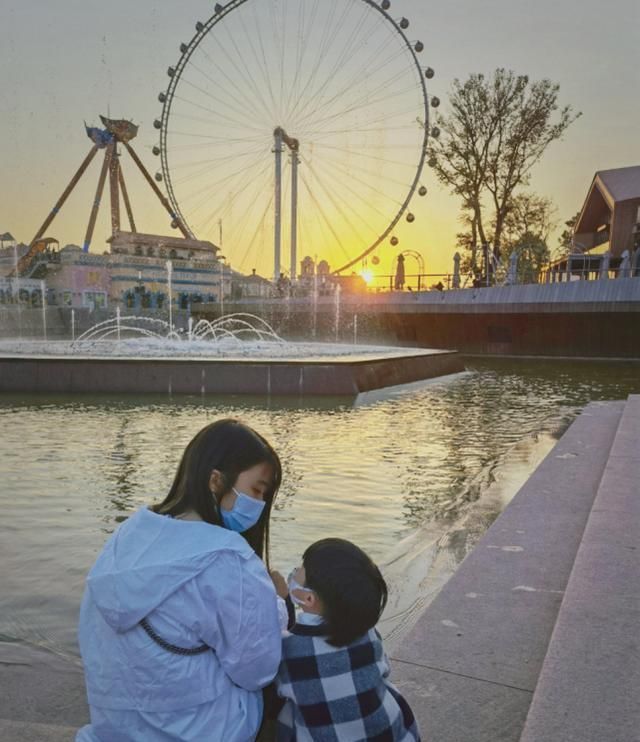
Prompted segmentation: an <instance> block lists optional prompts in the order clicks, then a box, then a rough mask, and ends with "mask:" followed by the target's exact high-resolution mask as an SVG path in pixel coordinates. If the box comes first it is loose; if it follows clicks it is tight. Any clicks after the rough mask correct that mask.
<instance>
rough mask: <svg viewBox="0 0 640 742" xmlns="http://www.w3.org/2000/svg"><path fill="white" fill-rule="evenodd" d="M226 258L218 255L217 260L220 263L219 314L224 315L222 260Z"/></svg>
mask: <svg viewBox="0 0 640 742" xmlns="http://www.w3.org/2000/svg"><path fill="white" fill-rule="evenodd" d="M226 259H227V256H226V255H218V261H219V263H220V316H221V317H223V316H224V261H225V260H226Z"/></svg>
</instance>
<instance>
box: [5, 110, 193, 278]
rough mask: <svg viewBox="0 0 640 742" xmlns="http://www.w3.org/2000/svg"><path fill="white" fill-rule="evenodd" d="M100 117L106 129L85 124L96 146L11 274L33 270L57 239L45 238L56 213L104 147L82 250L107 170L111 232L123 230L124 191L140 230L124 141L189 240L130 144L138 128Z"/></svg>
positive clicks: (131, 222)
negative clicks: (126, 175)
mask: <svg viewBox="0 0 640 742" xmlns="http://www.w3.org/2000/svg"><path fill="white" fill-rule="evenodd" d="M100 120H101V121H102V123H103V124H104V127H105V128H104V129H100V128H98V127H94V126H87V125H86V123H85V130H86V132H87V136H88V137H89V139H91V141H92V142H93V147H92V148H91V150H90V151H89V154H88V155H87V156H86V157H85V159H84V161H83V162H82V164H81V165H80V167H79V168H78V170H77V171H76V173H75V175H74V176H73V177H72V178H71V180H70V181H69V183H68V185H67V187H66V188H65V189H64V191H63V192H62V195H61V196H60V198H59V199H58V201H57V202H56V204H55V206H54V207H53V209H52V210H51V212H50V214H49V215H48V216H47V218H46V219H45V220H44V222H43V224H42V226H41V227H40V229H39V230H38V232H37V233H36V236H35V237H34V238H33V240H31V243H30V244H29V249H28V250H27V252H26V253H25V254H24V255H23V256H22V258H21V259H20V260H19V261H18V264H17V266H16V268H14V270H13V271H12V272H11V274H9V275H15V274H16V273H17V274H18V275H23V274H24V273H25V271H27V270H28V269H29V267H30V266H31V264H32V263H33V261H34V260H35V258H36V257H37V256H38V254H39V253H41V252H43V251H44V250H45V249H46V248H47V246H48V245H50V244H51V242H56V240H52V239H51V238H48V237H43V235H44V233H45V232H46V230H47V229H48V227H49V225H50V224H51V223H52V222H53V220H54V219H55V217H56V215H57V214H58V213H59V211H60V209H61V208H62V206H63V204H64V202H65V201H66V200H67V198H68V197H69V195H70V194H71V192H72V191H73V189H74V188H75V187H76V185H77V184H78V181H79V180H80V178H81V177H82V175H83V174H84V172H85V171H86V169H87V168H88V167H89V164H90V163H91V161H92V160H93V158H94V157H95V156H96V154H97V152H98V150H104V160H103V162H102V168H101V170H100V175H99V177H98V186H97V188H96V195H95V199H94V202H93V206H92V208H91V213H90V215H89V223H88V225H87V231H86V233H85V238H84V243H83V245H82V249H83V251H84V252H88V250H89V245H90V244H91V238H92V236H93V230H94V227H95V224H96V219H97V217H98V211H99V208H100V202H101V200H102V194H103V191H104V187H105V183H106V180H107V173H108V175H109V191H110V196H111V233H112V236H115V235H116V234H117V233H118V232H119V231H120V194H122V200H123V201H124V205H125V208H126V211H127V217H128V220H129V225H130V228H131V231H132V232H136V225H135V221H134V217H133V210H132V208H131V202H130V201H129V194H128V192H127V187H126V184H125V180H124V175H123V173H122V168H121V167H120V159H119V158H120V154H119V152H118V144H122V145H123V146H124V148H125V149H126V150H127V152H128V153H129V155H130V156H131V159H132V160H133V161H134V162H135V164H136V165H137V167H138V168H139V169H140V172H141V173H142V174H143V176H144V177H145V180H146V181H147V183H148V184H149V186H150V187H151V189H152V190H153V192H154V193H155V195H156V196H157V197H158V200H159V201H160V203H161V204H162V205H163V206H164V208H165V209H166V210H167V211H168V212H169V214H170V216H171V226H172V227H174V228H177V229H179V230H180V231H181V232H182V234H183V236H184V237H185V239H189V238H190V237H191V235H190V234H189V232H188V231H187V229H186V228H185V226H184V225H183V223H182V221H181V220H180V217H179V216H177V215H176V214H175V213H174V212H173V210H172V208H171V205H170V204H169V202H168V201H167V199H166V198H165V196H164V195H163V193H162V192H161V191H160V189H159V188H158V186H157V185H156V184H155V183H154V181H153V178H152V177H151V175H150V174H149V172H148V171H147V169H146V168H145V166H144V165H143V164H142V161H141V160H140V158H139V157H138V155H137V154H136V152H135V150H134V149H133V147H132V146H131V144H130V141H131V140H132V139H134V138H135V136H136V135H137V133H138V127H137V126H136V125H135V124H133V123H131V122H130V121H126V120H125V119H110V118H106V117H105V116H100Z"/></svg>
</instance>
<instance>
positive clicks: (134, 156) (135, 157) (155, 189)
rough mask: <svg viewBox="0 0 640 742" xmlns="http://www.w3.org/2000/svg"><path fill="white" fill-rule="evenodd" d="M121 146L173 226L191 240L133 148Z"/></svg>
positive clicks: (126, 144) (125, 143)
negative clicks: (172, 222) (124, 148)
mask: <svg viewBox="0 0 640 742" xmlns="http://www.w3.org/2000/svg"><path fill="white" fill-rule="evenodd" d="M122 144H124V146H125V147H126V148H127V151H128V152H129V154H130V155H131V159H132V160H133V161H134V162H135V163H136V165H137V166H138V168H139V169H140V172H141V173H142V174H143V175H144V177H145V178H146V180H147V183H149V185H150V186H151V188H152V189H153V192H154V193H155V194H156V196H157V197H158V199H159V200H160V203H161V204H162V205H163V206H164V208H165V209H166V210H167V211H168V212H169V215H170V216H171V218H172V219H173V220H174V221H175V224H176V226H177V227H178V229H179V230H180V231H181V232H182V235H183V236H184V237H186V238H187V239H189V238H191V236H192V235H191V234H190V233H189V230H188V229H187V228H186V227H185V226H184V224H183V223H182V220H181V219H180V217H179V216H178V215H177V214H175V213H174V212H173V210H172V208H171V204H170V203H169V201H168V200H167V199H166V198H165V197H164V196H163V194H162V191H161V190H160V189H159V188H158V186H157V185H156V184H155V183H154V182H153V178H152V177H151V176H150V175H149V173H148V172H147V169H146V168H145V166H144V165H143V164H142V162H141V161H140V158H139V157H138V155H137V154H136V153H135V152H134V150H133V147H132V146H131V145H130V144H129V142H122Z"/></svg>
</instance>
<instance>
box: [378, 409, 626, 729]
mask: <svg viewBox="0 0 640 742" xmlns="http://www.w3.org/2000/svg"><path fill="white" fill-rule="evenodd" d="M639 483H640V396H639V395H634V396H631V397H629V398H628V400H627V401H626V402H609V403H592V404H590V405H589V406H588V407H587V408H586V409H585V410H584V412H583V413H582V414H581V415H580V417H579V418H578V419H577V420H576V421H575V422H574V423H573V425H572V426H571V427H570V428H569V429H568V431H567V432H566V433H565V435H564V436H563V437H562V438H561V440H560V441H559V442H558V444H557V445H556V446H555V447H554V448H553V450H552V451H551V452H550V453H549V455H548V456H547V457H546V458H545V460H544V461H543V462H542V463H541V464H540V466H539V467H538V469H537V470H536V471H535V472H534V474H533V475H532V476H531V478H530V479H529V480H528V481H527V483H526V484H525V485H524V486H523V487H522V489H521V490H520V491H519V492H518V494H517V495H516V496H515V497H514V499H513V500H512V502H511V503H510V504H509V506H508V507H507V508H506V509H505V511H504V512H503V513H502V514H501V515H500V516H499V518H498V519H497V520H496V521H495V523H494V524H493V525H492V526H491V528H490V529H489V530H488V531H487V532H486V534H485V535H484V536H483V538H482V539H481V540H480V541H479V542H478V544H477V546H476V547H475V548H474V550H473V551H472V552H471V553H470V554H469V555H468V556H467V557H466V559H465V560H464V562H463V563H462V565H461V566H460V567H459V569H458V571H457V572H456V573H455V575H454V576H453V577H452V578H451V580H450V581H449V582H448V583H447V584H446V585H445V587H444V588H443V589H442V591H441V592H440V594H439V595H438V596H437V598H436V599H435V600H434V601H433V603H432V604H431V605H430V606H429V607H428V608H427V610H426V611H425V613H424V614H423V615H422V616H421V617H420V619H419V621H418V623H417V625H416V626H415V627H414V628H413V630H412V631H411V632H410V634H409V635H408V636H407V637H406V638H405V640H404V641H403V643H402V645H401V646H400V647H399V648H398V650H397V651H396V653H395V656H394V657H393V662H392V664H393V678H394V680H395V682H396V683H397V684H398V685H399V687H400V688H401V689H402V690H403V691H404V693H405V694H406V695H407V697H408V699H409V701H410V702H411V704H412V706H413V708H414V710H415V712H416V715H417V716H418V719H419V721H420V724H421V729H422V732H423V735H424V738H425V739H426V740H428V742H638V741H639V740H640V704H639V703H638V698H640V632H638V626H639V625H640V484H639Z"/></svg>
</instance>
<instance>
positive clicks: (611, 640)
mask: <svg viewBox="0 0 640 742" xmlns="http://www.w3.org/2000/svg"><path fill="white" fill-rule="evenodd" d="M639 483H640V396H639V395H635V396H632V397H629V400H628V401H627V404H626V406H625V409H624V412H623V414H622V418H621V421H620V426H619V428H618V432H617V434H616V437H615V440H614V443H613V447H612V449H611V456H610V458H609V461H608V463H607V466H606V468H605V471H604V475H603V478H602V482H601V483H600V487H599V489H598V494H597V496H596V499H595V502H594V505H593V509H592V511H591V515H590V516H589V521H588V523H587V527H586V529H585V532H584V536H583V539H582V543H581V545H580V549H579V551H578V554H577V556H576V561H575V565H574V567H573V571H572V573H571V577H570V579H569V584H568V585H567V590H566V594H565V597H564V600H563V602H562V606H561V608H560V612H559V615H558V620H557V623H556V626H555V629H554V632H553V637H552V639H551V642H550V644H549V650H548V652H547V656H546V658H545V660H544V664H543V667H542V671H541V673H540V679H539V681H538V686H537V688H536V691H535V694H534V698H533V701H532V704H531V708H530V711H529V716H528V718H527V722H526V726H525V729H524V732H523V735H522V742H538V741H539V740H562V742H603V741H604V740H606V741H607V742H637V741H638V740H640V700H639V699H640V634H639V631H638V627H639V626H640V484H639Z"/></svg>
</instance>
